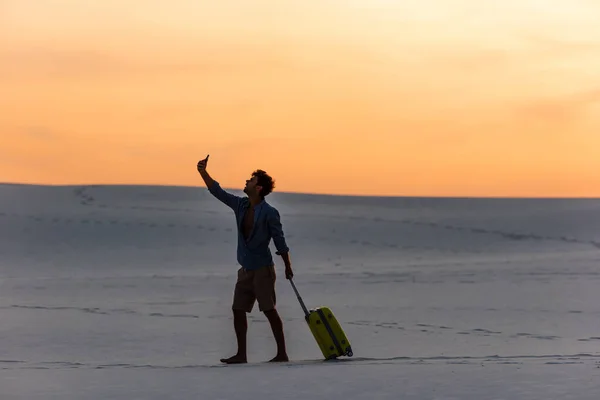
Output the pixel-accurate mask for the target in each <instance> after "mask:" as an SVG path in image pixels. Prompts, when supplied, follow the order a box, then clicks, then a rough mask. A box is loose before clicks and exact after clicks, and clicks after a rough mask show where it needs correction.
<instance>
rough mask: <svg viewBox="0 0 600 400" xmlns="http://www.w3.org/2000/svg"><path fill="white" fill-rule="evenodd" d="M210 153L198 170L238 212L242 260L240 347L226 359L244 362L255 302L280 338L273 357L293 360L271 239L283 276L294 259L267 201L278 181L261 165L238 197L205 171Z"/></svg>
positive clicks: (236, 311) (236, 300)
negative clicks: (279, 306) (282, 315)
mask: <svg viewBox="0 0 600 400" xmlns="http://www.w3.org/2000/svg"><path fill="white" fill-rule="evenodd" d="M208 157H209V156H208V155H207V156H206V158H205V159H204V160H200V161H199V162H198V167H197V168H198V172H199V173H200V176H202V179H203V180H204V183H205V184H206V187H207V188H208V190H209V191H210V193H211V194H212V195H213V196H215V197H216V198H217V199H219V200H220V201H222V202H223V203H224V204H226V205H227V206H229V207H230V208H231V209H232V210H233V211H234V213H235V219H236V223H237V234H238V243H237V261H238V263H239V264H240V265H241V267H240V269H239V270H238V273H237V282H236V285H235V290H234V295H233V305H232V310H233V326H234V329H235V334H236V338H237V345H238V351H237V353H236V354H235V355H234V356H232V357H230V358H222V359H221V362H223V363H226V364H240V363H246V362H248V361H247V355H246V333H247V330H248V322H247V320H246V313H250V312H251V311H252V308H253V306H254V303H255V301H257V302H258V308H259V311H262V312H263V313H264V314H265V316H266V317H267V319H268V320H269V323H270V324H271V329H272V331H273V336H274V337H275V341H276V343H277V355H276V356H275V357H274V358H273V359H271V360H270V362H284V361H289V359H288V355H287V351H286V347H285V339H284V334H283V322H282V321H281V318H280V316H279V314H278V312H277V310H276V308H275V303H276V298H275V266H274V262H273V257H272V255H271V251H270V249H269V243H270V241H271V239H273V242H274V244H275V247H276V248H277V252H276V254H278V255H280V256H281V257H282V258H283V262H284V264H285V276H286V278H287V279H291V278H292V277H293V276H294V274H293V272H292V264H291V262H290V255H289V248H288V247H287V244H286V241H285V237H284V234H283V229H282V225H281V221H280V217H279V212H278V211H277V209H275V208H274V207H273V206H271V205H270V204H268V203H267V202H266V201H265V197H266V196H267V195H268V194H269V193H271V192H272V191H273V188H274V187H275V183H274V181H273V179H272V178H271V177H270V176H269V175H268V174H267V173H266V172H265V171H263V170H260V169H259V170H256V171H254V172H253V173H252V176H251V179H249V180H247V181H246V187H245V188H244V193H246V195H247V197H239V196H235V195H233V194H231V193H228V192H226V191H225V190H223V189H222V188H221V186H220V185H219V183H218V182H217V181H215V180H213V179H212V178H211V176H210V175H209V174H208V172H207V171H206V166H207V164H208Z"/></svg>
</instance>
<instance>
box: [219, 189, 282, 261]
mask: <svg viewBox="0 0 600 400" xmlns="http://www.w3.org/2000/svg"><path fill="white" fill-rule="evenodd" d="M208 190H209V192H210V193H211V194H212V195H213V196H215V197H216V198H217V199H219V200H221V201H222V202H223V203H224V204H226V205H227V206H229V207H230V208H231V209H232V210H233V211H234V213H235V220H236V224H237V236H238V240H237V261H238V263H239V264H240V265H241V266H242V267H243V268H245V269H248V270H253V269H257V268H260V267H265V266H272V265H274V262H273V256H272V254H271V250H270V249H269V244H270V242H271V239H273V243H274V244H275V248H277V251H278V252H279V253H287V252H288V251H289V248H288V246H287V244H286V242H285V237H284V235H283V227H282V225H281V220H280V217H279V212H278V211H277V209H276V208H275V207H273V206H271V205H270V204H268V203H267V202H266V201H265V200H263V201H261V202H260V204H257V205H256V207H255V208H254V224H253V226H252V231H251V232H250V235H249V236H248V239H246V238H244V234H243V233H242V221H244V215H245V214H246V211H247V210H248V208H249V207H250V200H249V199H248V198H247V197H240V196H236V195H233V194H231V193H229V192H227V191H225V190H223V188H221V185H219V183H218V182H217V181H214V183H213V185H212V186H211V187H210V188H208Z"/></svg>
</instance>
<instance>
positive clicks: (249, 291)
mask: <svg viewBox="0 0 600 400" xmlns="http://www.w3.org/2000/svg"><path fill="white" fill-rule="evenodd" d="M252 280H253V274H252V273H249V272H247V271H243V270H242V269H240V270H239V271H238V280H237V283H236V284H235V291H234V295H233V305H232V310H233V327H234V329H235V337H236V339H237V346H238V351H237V353H236V354H235V355H234V356H232V357H229V358H222V359H221V362H223V363H226V364H243V363H246V362H248V357H247V352H246V335H247V332H248V320H247V319H246V313H248V312H250V311H252V307H253V305H254V302H255V296H254V292H253V288H252Z"/></svg>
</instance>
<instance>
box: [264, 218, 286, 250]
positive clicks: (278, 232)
mask: <svg viewBox="0 0 600 400" xmlns="http://www.w3.org/2000/svg"><path fill="white" fill-rule="evenodd" d="M270 211H271V212H270V213H269V216H268V218H267V222H268V224H269V231H270V233H271V237H272V238H273V243H274V244H275V248H276V249H277V251H278V252H279V253H281V254H283V253H287V252H289V251H290V249H289V247H288V246H287V243H286V242H285V236H284V234H283V226H282V224H281V218H280V216H279V212H278V211H277V210H276V209H274V208H273V209H271V210H270Z"/></svg>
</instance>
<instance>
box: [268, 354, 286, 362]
mask: <svg viewBox="0 0 600 400" xmlns="http://www.w3.org/2000/svg"><path fill="white" fill-rule="evenodd" d="M287 361H290V359H289V358H288V356H287V354H283V355H279V354H278V355H276V356H275V357H273V358H272V359H270V360H269V362H287Z"/></svg>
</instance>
